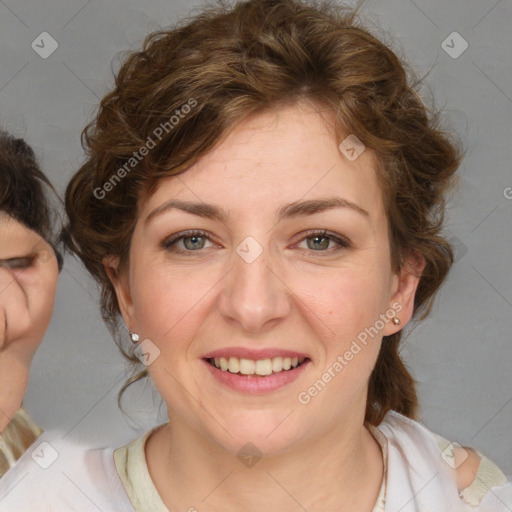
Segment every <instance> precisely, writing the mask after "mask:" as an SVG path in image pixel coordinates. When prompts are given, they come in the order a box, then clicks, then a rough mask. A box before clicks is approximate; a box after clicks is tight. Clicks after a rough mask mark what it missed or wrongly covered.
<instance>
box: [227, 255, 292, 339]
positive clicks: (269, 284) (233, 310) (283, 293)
mask: <svg viewBox="0 0 512 512" xmlns="http://www.w3.org/2000/svg"><path fill="white" fill-rule="evenodd" d="M233 260H234V264H233V268H232V271H231V272H229V273H228V275H227V276H226V278H225V279H224V280H222V283H223V289H222V290H221V294H220V299H219V309H220V312H221V314H222V316H223V317H224V318H225V319H226V321H228V322H230V323H237V324H238V326H239V328H241V329H243V330H244V331H245V332H251V333H256V332H260V331H264V330H266V329H269V328H271V327H274V326H275V325H276V324H278V323H279V322H280V321H282V320H283V319H284V318H285V317H286V316H287V315H288V314H289V312H290V308H291V292H290V290H289V288H288V287H287V286H286V283H285V282H284V280H283V278H282V277H281V276H279V273H278V272H276V271H275V270H273V268H272V265H270V261H269V258H268V257H267V253H266V252H265V251H264V252H263V253H262V254H261V255H260V256H259V257H258V258H256V260H254V261H252V262H249V261H250V260H245V259H244V258H243V257H240V256H239V255H238V254H234V258H233Z"/></svg>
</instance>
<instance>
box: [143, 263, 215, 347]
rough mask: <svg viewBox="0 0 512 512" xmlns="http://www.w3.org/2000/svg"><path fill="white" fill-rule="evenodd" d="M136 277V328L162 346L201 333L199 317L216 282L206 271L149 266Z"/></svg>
mask: <svg viewBox="0 0 512 512" xmlns="http://www.w3.org/2000/svg"><path fill="white" fill-rule="evenodd" d="M143 268H146V269H148V270H149V271H144V270H143V271H142V272H140V273H139V274H136V275H134V280H133V303H134V309H135V316H136V319H137V327H138V329H139V330H140V331H141V334H142V335H143V336H144V337H147V338H150V339H151V340H152V341H153V342H154V343H156V344H157V345H159V346H164V345H166V342H169V341H172V340H173V339H175V340H180V341H186V340H188V339H189V338H191V337H192V336H193V334H194V332H195V331H196V330H197V329H198V327H199V325H200V324H199V323H198V321H197V317H198V315H199V314H200V313H201V310H202V308H204V307H205V304H207V301H208V299H209V295H208V293H209V292H211V293H213V290H212V287H213V286H214V284H215V282H216V280H215V279H213V278H212V279H210V278H209V277H208V273H207V272H205V271H197V270H195V271H192V272H187V271H183V270H182V271H180V272H176V271H174V270H173V269H170V268H167V269H165V271H164V270H163V268H159V267H158V266H155V265H153V266H150V265H147V266H145V267H143Z"/></svg>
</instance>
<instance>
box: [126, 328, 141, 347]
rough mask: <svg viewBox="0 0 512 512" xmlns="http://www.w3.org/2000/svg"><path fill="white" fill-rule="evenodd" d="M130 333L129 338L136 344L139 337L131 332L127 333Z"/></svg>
mask: <svg viewBox="0 0 512 512" xmlns="http://www.w3.org/2000/svg"><path fill="white" fill-rule="evenodd" d="M128 332H129V333H130V338H131V339H132V343H134V344H136V343H138V342H139V335H138V334H136V333H134V332H131V331H128Z"/></svg>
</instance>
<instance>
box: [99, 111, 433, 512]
mask: <svg viewBox="0 0 512 512" xmlns="http://www.w3.org/2000/svg"><path fill="white" fill-rule="evenodd" d="M333 124H334V120H333V118H331V117H330V114H329V113H326V112H324V113H319V112H318V110H317V109H315V108H314V107H313V106H311V105H308V104H302V103H300V104H296V105H293V106H289V107H285V108H280V109H279V110H277V111H273V112H268V113H264V114H258V115H256V116H253V117H250V118H248V119H246V120H245V121H244V122H242V123H241V124H239V125H238V126H236V127H235V128H234V129H233V130H232V131H231V132H230V134H229V135H228V136H227V137H226V138H225V139H224V140H223V141H222V143H221V144H220V145H218V146H217V148H216V149H215V150H214V151H212V152H211V153H210V154H209V155H207V156H205V157H204V158H203V159H201V160H200V161H199V162H198V163H196V164H195V165H194V166H193V167H191V168H190V169H188V170H187V171H186V172H185V173H184V174H181V175H180V176H178V177H171V178H168V179H164V180H162V181H161V183H160V184H159V186H158V188H157V190H156V192H155V193H154V194H153V195H152V196H151V197H148V198H145V199H144V200H141V201H140V204H139V211H138V221H137V223H136V226H135V229H134V232H133V237H132V241H131V248H130V262H129V266H128V267H127V268H125V267H123V270H121V269H120V267H119V261H118V258H117V257H115V256H111V257H108V258H105V260H104V264H105V268H106V270H107V272H108V274H109V277H110V279H111V280H112V283H113V284H114V287H115V289H116V293H117V297H118V301H119V305H120V310H121V313H122V316H123V319H124V321H125V323H126V325H127V327H128V328H129V329H130V330H131V331H133V332H136V333H138V334H139V335H140V339H141V340H143V339H146V338H147V339H149V340H151V342H152V343H153V344H154V345H156V346H157V347H158V349H159V351H160V356H159V357H157V358H156V359H155V360H154V362H152V364H151V365H150V366H149V367H148V370H149V373H150V376H151V378H152V380H153V382H154V384H155V386H156V388H157V389H158V391H159V392H160V394H161V396H162V397H163V399H164V400H165V402H166V404H167V407H168V411H169V426H164V427H162V428H160V429H159V430H157V431H156V432H155V433H154V434H153V435H152V436H151V437H150V438H149V440H148V442H147V444H146V459H147V463H148V467H149V471H150V474H151V477H152V479H153V481H154V483H155V486H156V488H157V490H158V492H159V494H160V496H161V497H162V499H163V501H164V503H165V504H166V506H167V507H168V508H169V509H171V510H176V511H187V510H192V509H191V507H197V509H198V510H201V511H224V512H226V511H238V510H242V509H243V510H246V511H249V512H250V511H261V510H265V511H267V512H273V511H282V510H289V511H292V510H297V511H299V510H304V509H306V510H309V511H320V510H321V511H324V512H325V511H335V510H336V511H337V512H340V511H341V512H343V511H349V510H350V511H351V512H358V511H360V512H368V511H370V510H372V508H373V506H374V504H375V500H376V498H377V494H378V490H379V487H380V484H381V480H382V474H383V464H382V453H381V451H380V447H379V446H378V444H377V442H376V441H375V439H374V438H373V437H372V435H371V434H370V433H369V431H368V429H367V428H366V426H365V425H364V412H365V406H366V395H367V386H368V379H369V377H370V374H371V371H372V369H373V367H374V365H375V362H376V358H377V355H378V351H379V348H380V343H381V339H382V336H383V335H390V334H392V333H394V332H396V331H397V330H398V329H401V328H402V327H403V326H404V325H405V324H406V323H407V322H408V321H409V320H410V318H411V316H412V312H413V301H414V294H415V291H416V287H417V285H418V281H419V276H420V275H421V271H422V269H423V266H424V261H423V258H422V257H420V256H417V255H410V256H409V258H407V260H406V264H405V265H404V268H403V269H402V270H401V272H400V273H398V274H396V273H394V272H393V270H392V267H391V259H390V249H389V239H388V225H387V218H386V215H385V212H384V205H383V198H382V194H381V190H380V188H379V185H378V182H377V177H376V174H375V170H374V169H375V161H374V157H373V155H372V154H371V152H370V151H369V150H366V151H364V152H363V153H362V154H361V155H360V156H359V157H358V158H357V159H356V160H355V161H353V162H351V161H349V160H348V159H346V158H345V157H344V156H343V155H342V154H341V153H340V151H339V150H338V147H337V143H336V138H335V136H334V132H333V129H332V126H333ZM333 195H334V196H339V197H342V198H344V199H345V200H348V201H351V202H352V203H355V204H357V205H358V206H359V207H360V208H363V209H364V210H366V211H367V215H363V214H361V213H359V212H357V211H355V210H353V209H351V208H334V209H330V210H326V211H323V212H319V213H316V214H314V215H309V216H302V217H296V218H291V219H286V220H282V221H280V222H277V223H276V221H275V214H276V211H277V209H278V208H279V207H280V206H282V205H283V204H285V203H292V202H294V201H300V200H309V199H317V198H323V197H332V196H333ZM170 199H180V200H184V201H185V200H187V201H193V202H205V203H210V204H215V205H218V206H221V207H223V208H224V209H225V210H226V212H227V213H228V215H229V217H228V220H227V221H226V222H225V223H223V222H220V221H218V220H215V219H205V218H201V217H199V216H196V215H193V214H191V213H186V212H183V211H179V210H177V209H172V210H167V211H165V212H163V213H161V214H159V215H156V216H154V217H153V218H152V219H151V220H149V221H147V219H148V216H149V215H150V213H151V212H153V210H155V209H156V208H158V207H160V206H161V205H163V204H164V203H165V202H166V201H169V200H170ZM189 229H193V230H196V229H197V230H202V231H205V232H206V233H207V234H208V235H210V236H211V238H212V241H208V240H206V239H204V238H199V240H197V239H195V240H192V239H191V238H188V239H181V240H178V241H177V242H176V244H175V245H174V247H177V248H179V249H181V250H182V251H187V250H188V252H187V253H186V254H178V253H176V252H172V251H171V250H170V249H169V248H165V247H164V246H163V242H165V241H166V239H168V238H169V237H170V235H174V234H176V233H181V232H183V231H185V230H189ZM312 229H314V230H321V229H326V230H328V231H329V232H332V233H333V234H334V235H335V236H341V237H345V238H348V239H349V240H350V245H349V247H348V248H346V247H342V246H339V245H338V244H337V243H336V242H335V241H331V242H329V246H328V248H321V249H318V248H316V247H317V246H315V244H314V241H315V240H314V236H312V235H310V234H306V235H305V234H304V233H305V231H306V230H312ZM247 236H251V237H253V238H254V239H255V240H256V241H257V242H258V243H259V245H260V246H261V248H262V249H263V252H262V254H261V255H260V256H259V257H258V258H257V259H256V260H255V261H254V262H252V263H247V262H246V261H245V260H244V259H242V258H241V257H240V256H239V255H238V254H237V253H236V248H237V247H238V245H239V244H240V243H241V242H242V241H243V240H244V239H245V238H246V237H247ZM307 237H309V238H307ZM308 240H309V244H308ZM184 242H187V243H188V245H187V246H185V245H184ZM325 242H326V240H325V239H323V238H321V240H320V243H321V244H322V243H325ZM190 247H192V249H191V248H190ZM198 247H199V248H198ZM336 247H338V248H339V250H336V249H333V248H336ZM397 303H398V304H399V305H400V306H401V310H400V313H399V314H398V315H397V316H398V317H399V318H400V320H401V324H400V325H399V326H396V325H394V324H393V323H392V322H391V321H388V322H386V324H385V325H384V327H383V329H382V330H381V331H380V332H379V334H378V335H377V336H375V337H374V338H373V339H372V341H371V342H370V343H368V345H367V346H366V347H365V348H364V349H363V350H361V352H359V353H358V354H357V356H355V357H354V358H353V359H352V360H351V361H350V363H349V364H348V365H347V366H346V367H345V368H344V369H343V371H342V372H341V373H340V374H339V375H337V376H336V377H335V378H334V379H332V381H331V382H330V383H329V384H328V385H327V386H326V387H325V389H323V390H322V392H321V393H319V394H318V396H316V397H314V398H313V399H312V400H311V401H310V403H309V404H308V405H302V404H300V403H298V401H297V395H298V394H299V393H300V392H301V391H305V390H307V389H308V387H309V386H311V384H312V383H314V382H315V381H316V380H317V379H318V378H320V376H321V375H322V374H323V373H324V372H325V371H326V370H327V368H329V367H330V366H331V365H332V364H333V362H334V361H336V358H337V357H338V355H340V354H344V353H345V352H346V351H347V350H348V349H349V347H350V345H351V343H352V341H353V340H354V339H356V337H357V335H358V334H359V333H360V332H362V331H363V330H364V329H365V328H368V327H370V326H373V325H374V324H375V322H376V320H377V319H378V318H379V315H380V314H384V313H385V312H386V311H388V310H389V309H390V308H391V306H392V304H397ZM230 346H243V347H258V348H261V347H265V348H268V347H279V348H282V349H293V350H297V351H300V352H304V353H306V354H308V356H309V358H310V359H311V362H310V363H309V365H308V367H307V368H306V369H305V371H303V372H302V374H301V376H300V377H299V378H298V379H297V380H296V381H295V382H293V383H291V384H289V385H287V386H285V387H284V388H282V389H280V390H278V391H274V392H272V393H267V394H264V395H260V396H255V395H248V394H244V393H240V392H237V391H233V390H231V389H229V388H226V387H224V386H223V385H221V384H219V383H218V382H217V381H216V380H215V379H214V378H213V377H212V376H211V375H210V372H209V371H208V368H205V365H204V362H203V361H202V357H203V356H204V355H205V354H206V353H207V352H209V351H212V350H215V349H219V348H224V347H230ZM248 442H251V443H253V444H254V445H255V446H256V447H257V448H258V450H259V451H260V452H261V453H262V454H263V458H261V459H260V460H259V461H258V462H257V464H255V465H254V466H252V467H251V468H247V467H245V466H244V465H243V464H241V462H240V460H239V459H238V457H237V452H238V451H239V450H240V448H241V447H243V446H244V445H245V444H246V443H248Z"/></svg>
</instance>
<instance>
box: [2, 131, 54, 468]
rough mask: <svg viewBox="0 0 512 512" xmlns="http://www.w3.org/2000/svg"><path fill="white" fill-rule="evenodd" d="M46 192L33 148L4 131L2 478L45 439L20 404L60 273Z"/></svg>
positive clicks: (44, 180)
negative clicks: (39, 437) (35, 445)
mask: <svg viewBox="0 0 512 512" xmlns="http://www.w3.org/2000/svg"><path fill="white" fill-rule="evenodd" d="M47 190H52V191H54V190H53V187H52V186H51V184H50V182H49V181H48V180H47V178H46V176H44V174H43V173H42V172H41V170H40V168H39V165H38V163H37V160H36V157H35V155H34V152H33V151H32V149H31V148H30V147H29V146H28V145H27V144H26V142H25V141H24V140H23V139H19V138H15V137H13V136H11V135H9V134H8V133H6V132H4V131H0V476H1V475H3V474H4V473H5V472H6V471H7V470H8V469H9V467H11V466H13V465H14V464H15V462H16V460H17V459H19V458H20V456H21V455H22V453H24V451H25V450H26V449H27V448H28V447H29V446H30V445H31V444H32V443H33V442H34V440H35V439H36V438H37V437H38V436H39V435H40V434H41V429H40V428H39V427H38V426H37V425H36V424H35V423H34V422H33V421H32V420H31V419H30V417H29V416H28V415H27V413H26V412H25V410H24V409H23V408H22V407H20V404H21V402H22V399H23V395H24V394H25V389H26V386H27V381H28V374H29V369H30V363H31V361H32V357H33V356H34V353H35V351H36V349H37V348H38V346H39V344H40V343H41V341H42V339H43V336H44V333H45V331H46V328H47V327H48V324H49V322H50V318H51V314H52V309H53V303H54V300H55V289H56V284H57V277H58V274H59V271H60V269H61V267H62V259H61V256H60V254H59V253H58V251H56V249H54V243H55V240H54V235H53V233H52V215H51V208H50V206H49V202H48V199H47V197H46V191H47Z"/></svg>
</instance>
